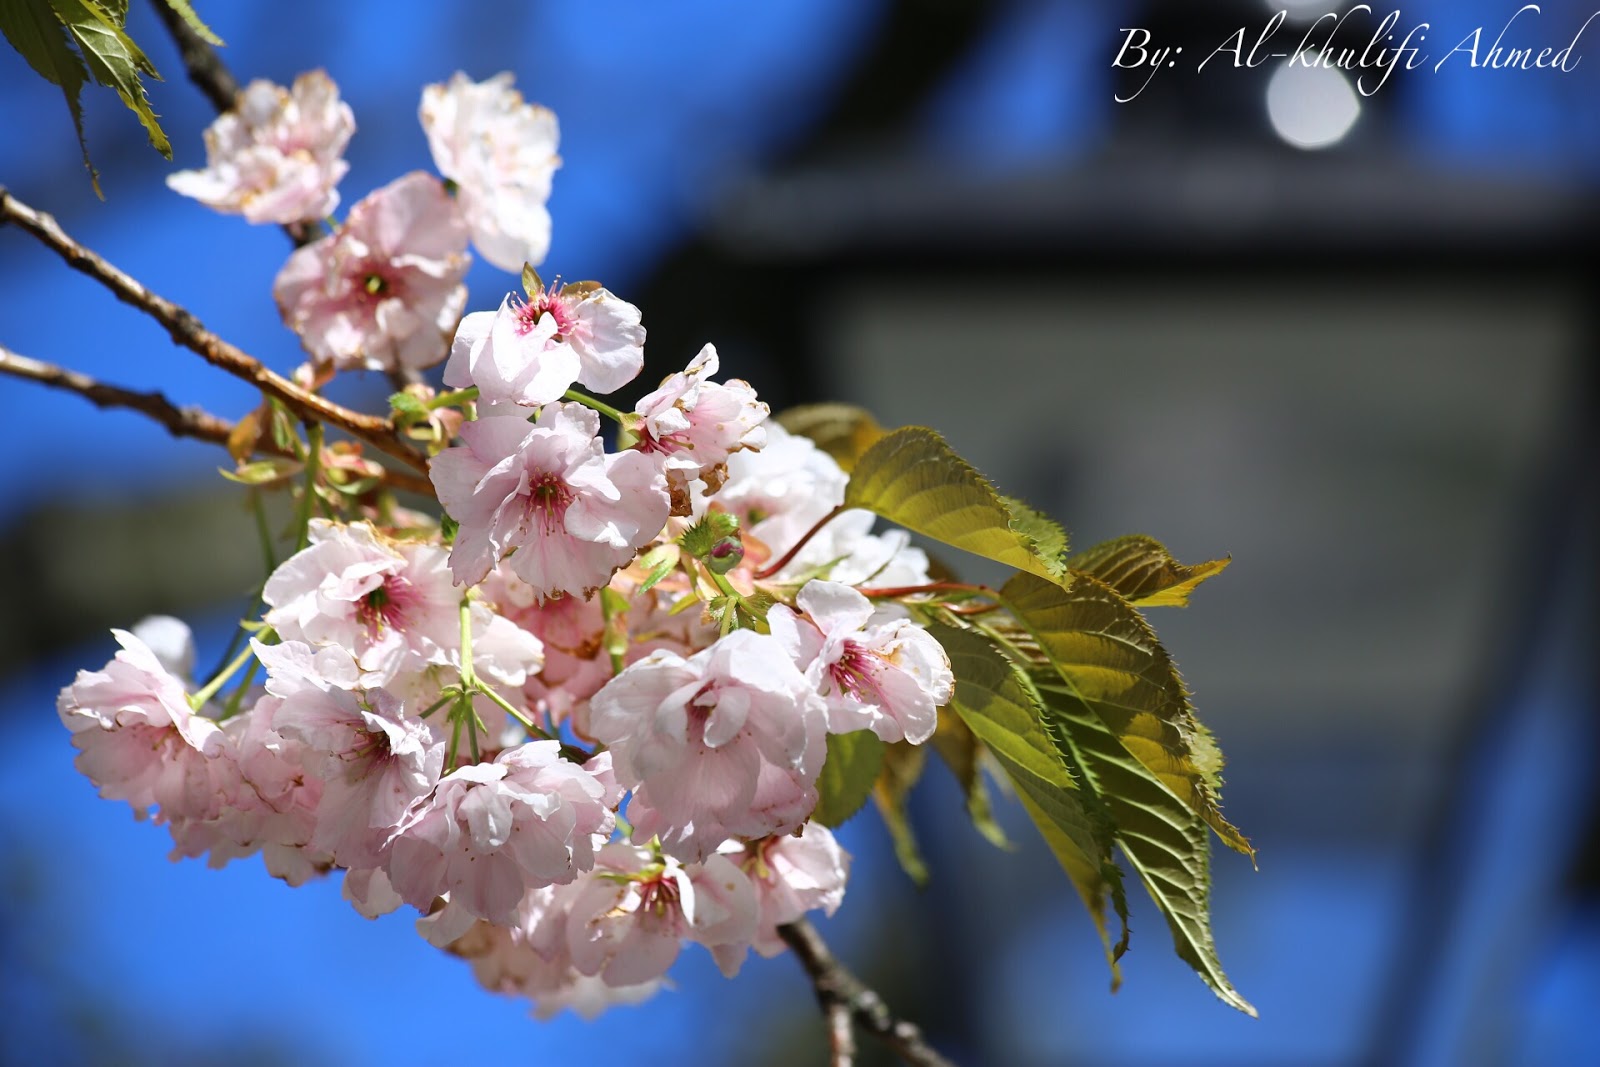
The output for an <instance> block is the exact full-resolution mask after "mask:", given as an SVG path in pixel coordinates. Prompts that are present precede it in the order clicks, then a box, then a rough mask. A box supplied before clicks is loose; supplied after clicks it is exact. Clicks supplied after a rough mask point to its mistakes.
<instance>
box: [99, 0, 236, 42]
mask: <svg viewBox="0 0 1600 1067" xmlns="http://www.w3.org/2000/svg"><path fill="white" fill-rule="evenodd" d="M126 3H127V0H123V4H124V5H126ZM167 6H168V7H170V8H172V10H174V11H176V12H177V13H178V17H179V18H181V19H183V21H185V22H187V23H188V24H189V28H190V29H191V30H193V31H194V33H195V36H196V37H199V38H200V39H201V40H202V41H205V42H206V43H207V44H214V45H219V46H220V45H221V44H222V43H223V40H222V38H221V37H218V36H217V35H216V34H215V33H213V32H212V30H211V27H210V26H207V25H206V24H205V23H204V22H201V21H200V16H199V15H197V14H195V12H194V8H193V7H192V6H190V4H189V0H167Z"/></svg>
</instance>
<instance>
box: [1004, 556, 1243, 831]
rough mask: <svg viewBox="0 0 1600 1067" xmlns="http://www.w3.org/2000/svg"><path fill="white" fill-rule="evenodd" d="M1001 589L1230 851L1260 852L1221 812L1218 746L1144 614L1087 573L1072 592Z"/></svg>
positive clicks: (1106, 718)
mask: <svg viewBox="0 0 1600 1067" xmlns="http://www.w3.org/2000/svg"><path fill="white" fill-rule="evenodd" d="M1000 596H1001V599H1002V600H1003V601H1004V602H1005V604H1006V606H1007V607H1008V608H1010V609H1011V611H1012V613H1013V614H1014V615H1015V616H1016V617H1017V621H1018V622H1019V623H1021V625H1022V626H1023V627H1024V628H1025V629H1026V630H1027V631H1028V632H1029V633H1030V634H1032V635H1033V637H1034V638H1035V639H1036V640H1037V641H1038V643H1039V646H1040V648H1041V649H1042V650H1043V652H1044V654H1045V655H1046V656H1048V657H1049V659H1050V663H1051V664H1052V665H1053V666H1054V667H1055V668H1056V670H1057V671H1059V672H1060V674H1061V677H1062V679H1063V680H1064V682H1065V683H1066V684H1067V686H1068V687H1070V688H1071V689H1072V691H1073V692H1075V693H1076V694H1078V695H1079V696H1080V697H1082V698H1083V699H1084V701H1085V702H1086V703H1087V704H1088V705H1089V707H1090V708H1092V709H1093V710H1094V711H1095V713H1096V714H1097V715H1099V716H1100V718H1101V720H1102V721H1103V722H1104V723H1105V724H1106V726H1107V727H1108V728H1109V729H1110V730H1111V732H1112V734H1114V735H1115V736H1116V738H1117V740H1118V741H1120V742H1121V743H1122V744H1123V746H1124V747H1125V748H1127V750H1128V751H1129V752H1130V753H1132V754H1133V755H1134V756H1135V757H1136V758H1137V759H1138V760H1139V762H1140V763H1141V764H1143V765H1144V766H1145V767H1146V768H1147V769H1148V770H1149V771H1150V772H1151V773H1152V774H1154V775H1155V777H1156V778H1157V779H1158V780H1159V781H1160V782H1161V784H1162V785H1163V786H1165V787H1166V788H1167V789H1168V790H1169V791H1170V792H1171V793H1172V795H1173V796H1175V797H1177V798H1178V799H1179V800H1181V801H1182V802H1183V803H1184V804H1185V805H1187V806H1188V808H1189V810H1191V811H1193V812H1194V813H1195V814H1196V815H1199V816H1200V817H1201V818H1202V819H1204V820H1205V821H1206V822H1207V823H1208V824H1210V826H1211V828H1212V829H1214V830H1215V831H1216V832H1217V835H1218V836H1219V837H1221V838H1222V840H1223V841H1224V842H1225V843H1226V844H1227V845H1228V846H1229V847H1230V848H1233V849H1236V850H1238V851H1240V852H1243V853H1244V854H1245V855H1248V856H1254V855H1255V852H1254V850H1253V849H1251V847H1250V842H1249V841H1247V840H1245V837H1244V835H1243V834H1241V833H1240V832H1239V831H1238V830H1236V829H1235V828H1234V827H1233V826H1232V825H1231V824H1230V823H1229V822H1228V820H1226V819H1224V818H1223V817H1222V812H1221V811H1220V810H1219V809H1218V800H1217V795H1216V794H1217V790H1218V789H1219V787H1220V785H1221V779H1220V776H1219V775H1218V773H1217V772H1218V771H1219V770H1220V769H1221V767H1220V764H1221V756H1220V753H1219V752H1218V750H1217V748H1216V745H1215V744H1214V743H1213V742H1212V741H1211V739H1210V736H1209V735H1208V734H1203V733H1202V732H1201V730H1200V726H1199V724H1198V723H1197V722H1196V721H1195V717H1194V709H1193V708H1192V707H1191V706H1190V704H1189V694H1188V691H1187V690H1186V689H1185V687H1184V684H1183V679H1182V678H1181V677H1180V676H1179V675H1178V669H1177V667H1176V666H1175V665H1174V664H1173V662H1172V657H1171V656H1169V655H1168V654H1167V650H1166V649H1165V648H1163V647H1162V646H1161V642H1160V641H1159V640H1158V639H1157V638H1156V634H1155V631H1154V630H1152V629H1151V628H1150V624H1149V623H1147V622H1146V621H1145V620H1144V616H1142V615H1140V614H1139V613H1138V612H1137V611H1136V610H1134V609H1133V608H1132V607H1131V606H1130V605H1129V604H1128V602H1127V601H1125V600H1123V599H1122V597H1120V596H1118V595H1117V593H1116V591H1115V590H1113V589H1112V588H1111V587H1110V586H1108V585H1106V584H1104V583H1103V582H1101V581H1099V580H1098V579H1096V578H1093V577H1091V576H1089V575H1087V574H1077V575H1074V576H1073V581H1072V586H1071V588H1070V589H1062V588H1061V587H1060V586H1058V585H1054V584H1053V583H1050V582H1045V581H1042V580H1040V579H1038V578H1036V577H1034V576H1033V575H1030V574H1018V575H1017V576H1015V577H1014V578H1012V579H1011V581H1009V582H1007V583H1006V585H1005V588H1004V589H1002V590H1001V591H1000Z"/></svg>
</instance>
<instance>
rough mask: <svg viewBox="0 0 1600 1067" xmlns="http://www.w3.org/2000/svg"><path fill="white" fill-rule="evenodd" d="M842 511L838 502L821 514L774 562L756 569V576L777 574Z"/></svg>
mask: <svg viewBox="0 0 1600 1067" xmlns="http://www.w3.org/2000/svg"><path fill="white" fill-rule="evenodd" d="M844 512H845V506H844V505H843V504H840V505H839V506H838V507H836V508H834V509H833V510H832V511H830V512H828V513H827V514H826V515H824V516H822V518H820V519H818V520H817V524H816V525H815V526H813V527H811V529H809V530H807V531H806V532H805V533H804V534H801V535H800V540H798V541H796V542H795V543H794V544H792V545H790V546H789V551H787V552H785V553H784V554H783V555H781V556H779V557H778V559H777V561H776V562H773V563H769V564H767V565H766V566H765V567H763V568H762V569H761V570H759V571H756V574H755V576H756V578H757V579H761V578H771V577H772V576H773V575H774V574H777V573H778V572H779V571H781V570H783V568H784V567H786V566H788V565H789V561H790V560H792V559H794V557H795V556H797V555H799V554H800V550H801V549H802V548H804V547H806V545H807V544H808V543H809V542H810V541H811V539H812V538H813V537H815V536H816V535H817V533H818V532H819V531H820V530H821V529H822V528H823V527H824V526H826V525H828V523H830V522H832V521H833V520H834V519H837V518H838V517H839V516H840V515H842V514H844Z"/></svg>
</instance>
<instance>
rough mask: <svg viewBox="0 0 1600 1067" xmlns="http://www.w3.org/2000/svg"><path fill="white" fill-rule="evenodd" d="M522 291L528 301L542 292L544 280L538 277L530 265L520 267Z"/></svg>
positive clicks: (537, 273) (525, 264)
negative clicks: (526, 295)
mask: <svg viewBox="0 0 1600 1067" xmlns="http://www.w3.org/2000/svg"><path fill="white" fill-rule="evenodd" d="M522 291H523V292H524V293H527V294H528V299H529V300H532V299H533V298H534V297H536V296H538V295H539V294H540V293H542V292H544V279H543V278H540V277H539V272H538V271H536V270H534V269H533V264H532V263H524V264H523V265H522Z"/></svg>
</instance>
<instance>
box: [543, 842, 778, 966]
mask: <svg viewBox="0 0 1600 1067" xmlns="http://www.w3.org/2000/svg"><path fill="white" fill-rule="evenodd" d="M569 892H570V893H571V901H570V904H569V905H568V909H569V910H568V915H567V939H568V945H569V948H570V951H571V954H572V962H573V965H574V966H575V967H576V968H577V970H578V971H579V972H580V973H582V974H587V975H597V976H599V977H600V978H601V979H603V980H604V981H605V982H606V983H607V984H608V985H613V986H631V985H638V984H640V983H643V982H649V981H651V980H653V979H656V978H659V977H661V976H662V975H663V974H665V973H666V971H667V969H668V968H669V967H671V966H672V962H673V960H675V959H676V958H677V956H678V950H679V948H680V947H681V946H682V943H683V942H684V941H685V940H690V941H696V942H699V943H700V944H703V945H706V946H707V947H716V946H729V945H748V944H749V943H750V941H751V939H752V938H754V937H755V933H756V922H757V918H758V914H759V905H758V903H757V899H756V892H755V888H754V887H753V886H752V885H751V884H750V879H749V877H748V876H747V875H745V873H744V872H743V871H741V870H740V869H739V868H738V866H736V865H735V864H734V863H732V862H731V861H729V860H728V858H727V857H725V856H720V855H715V854H713V855H711V856H710V857H709V858H707V859H706V861H705V862H704V863H703V864H699V863H697V864H692V865H690V866H687V867H686V866H684V865H682V864H680V863H679V862H678V861H677V860H676V859H674V858H673V857H671V856H665V857H658V856H657V855H655V854H654V853H653V852H651V851H650V850H649V849H645V848H640V847H638V846H635V845H628V844H624V843H622V842H613V843H611V844H608V845H607V846H606V847H605V848H604V849H602V850H601V851H600V855H599V857H598V859H597V860H596V862H595V869H594V873H592V874H590V875H589V876H587V877H586V878H584V879H583V880H582V881H581V883H579V884H577V885H575V886H574V887H573V888H572V890H570V891H569ZM735 955H737V957H738V958H737V959H735V958H734V957H735ZM742 958H743V953H742V952H739V953H737V954H735V953H731V952H730V953H725V954H724V955H723V956H722V957H719V958H718V964H719V966H722V965H723V960H724V959H726V960H727V961H728V965H729V966H731V967H732V970H728V969H727V967H724V971H723V973H724V974H727V975H729V976H730V977H731V976H732V975H733V974H734V973H736V972H737V970H738V962H739V960H740V959H742Z"/></svg>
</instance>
